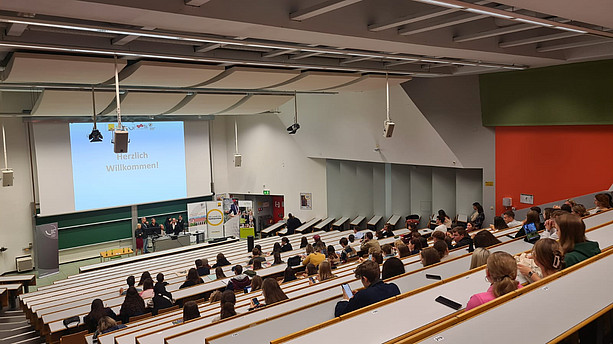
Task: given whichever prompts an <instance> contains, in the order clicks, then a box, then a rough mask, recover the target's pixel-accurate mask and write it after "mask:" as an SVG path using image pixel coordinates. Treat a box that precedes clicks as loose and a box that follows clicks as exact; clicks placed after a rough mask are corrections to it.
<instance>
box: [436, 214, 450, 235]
mask: <svg viewBox="0 0 613 344" xmlns="http://www.w3.org/2000/svg"><path fill="white" fill-rule="evenodd" d="M434 231H435V232H443V233H447V226H445V219H443V218H441V217H440V216H437V217H436V227H434Z"/></svg>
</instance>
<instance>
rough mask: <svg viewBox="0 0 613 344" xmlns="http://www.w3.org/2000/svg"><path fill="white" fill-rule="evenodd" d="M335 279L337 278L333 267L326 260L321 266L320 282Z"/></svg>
mask: <svg viewBox="0 0 613 344" xmlns="http://www.w3.org/2000/svg"><path fill="white" fill-rule="evenodd" d="M334 277H336V276H334V275H333V274H332V267H331V265H330V262H329V261H327V260H324V261H323V262H321V263H320V264H319V281H320V282H323V281H325V280H327V279H330V278H334Z"/></svg>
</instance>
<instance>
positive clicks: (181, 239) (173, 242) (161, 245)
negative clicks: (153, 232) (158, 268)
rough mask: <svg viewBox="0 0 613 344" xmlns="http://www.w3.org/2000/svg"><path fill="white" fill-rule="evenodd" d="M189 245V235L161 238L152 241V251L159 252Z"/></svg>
mask: <svg viewBox="0 0 613 344" xmlns="http://www.w3.org/2000/svg"><path fill="white" fill-rule="evenodd" d="M189 245H190V235H189V234H179V235H178V236H168V235H165V236H161V237H159V238H154V239H153V251H154V252H159V251H164V250H170V249H172V248H178V247H185V246H189Z"/></svg>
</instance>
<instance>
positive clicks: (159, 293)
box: [151, 283, 174, 315]
mask: <svg viewBox="0 0 613 344" xmlns="http://www.w3.org/2000/svg"><path fill="white" fill-rule="evenodd" d="M153 291H154V292H155V295H153V298H152V299H151V301H152V303H153V309H152V310H151V313H152V314H153V315H157V314H158V312H159V311H160V309H166V308H170V307H172V306H173V304H174V301H173V299H172V294H171V293H170V292H169V291H167V290H166V286H165V285H164V284H163V283H157V284H156V285H155V287H153Z"/></svg>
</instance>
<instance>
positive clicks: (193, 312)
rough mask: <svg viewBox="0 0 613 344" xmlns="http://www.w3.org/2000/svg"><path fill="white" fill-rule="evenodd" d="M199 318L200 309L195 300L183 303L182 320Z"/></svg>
mask: <svg viewBox="0 0 613 344" xmlns="http://www.w3.org/2000/svg"><path fill="white" fill-rule="evenodd" d="M198 318H200V310H199V309H198V304H197V303H196V301H187V302H186V303H185V304H184V305H183V322H186V321H189V320H192V319H198Z"/></svg>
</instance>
